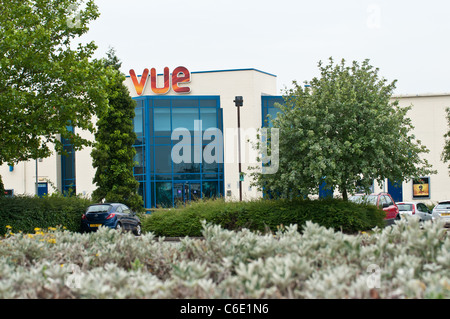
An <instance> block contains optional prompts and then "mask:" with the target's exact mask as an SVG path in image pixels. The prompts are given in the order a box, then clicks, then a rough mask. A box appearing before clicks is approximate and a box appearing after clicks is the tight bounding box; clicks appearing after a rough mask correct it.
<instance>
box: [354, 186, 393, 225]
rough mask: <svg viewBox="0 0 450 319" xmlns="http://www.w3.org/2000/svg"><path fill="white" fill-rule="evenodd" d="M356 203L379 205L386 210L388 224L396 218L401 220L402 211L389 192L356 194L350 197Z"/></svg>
mask: <svg viewBox="0 0 450 319" xmlns="http://www.w3.org/2000/svg"><path fill="white" fill-rule="evenodd" d="M349 200H350V201H352V202H355V203H367V204H372V205H375V206H377V207H378V208H381V209H383V210H384V211H385V212H386V217H385V218H384V219H385V221H386V222H387V223H388V224H393V223H394V222H395V221H396V220H400V213H399V209H398V207H397V205H396V204H395V201H394V200H393V199H392V197H391V195H389V194H388V193H379V194H370V195H355V196H352V197H350V198H349Z"/></svg>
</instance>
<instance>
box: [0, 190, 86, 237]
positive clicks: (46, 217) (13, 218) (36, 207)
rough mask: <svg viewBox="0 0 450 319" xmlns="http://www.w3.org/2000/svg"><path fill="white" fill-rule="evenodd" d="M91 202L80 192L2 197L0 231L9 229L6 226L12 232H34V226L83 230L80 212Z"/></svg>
mask: <svg viewBox="0 0 450 319" xmlns="http://www.w3.org/2000/svg"><path fill="white" fill-rule="evenodd" d="M90 204H92V202H91V201H90V200H88V199H85V198H81V197H78V196H70V197H64V196H62V195H60V194H56V195H50V196H45V197H43V198H39V197H30V196H15V197H12V198H9V197H2V198H0V235H4V234H5V233H6V226H11V227H12V230H13V232H19V231H22V232H24V233H34V229H35V228H48V227H57V226H61V227H65V228H66V229H67V230H70V231H74V232H78V231H80V225H81V216H82V214H83V213H84V212H85V211H86V208H87V207H88V206H89V205H90Z"/></svg>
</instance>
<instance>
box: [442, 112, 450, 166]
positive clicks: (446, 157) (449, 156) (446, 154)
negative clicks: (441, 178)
mask: <svg viewBox="0 0 450 319" xmlns="http://www.w3.org/2000/svg"><path fill="white" fill-rule="evenodd" d="M446 111H447V122H448V125H449V127H450V107H449V108H447V109H446ZM444 137H445V145H444V151H443V152H442V160H443V161H444V162H448V161H450V129H449V131H448V132H447V134H445V135H444ZM448 170H449V174H450V164H449V165H448Z"/></svg>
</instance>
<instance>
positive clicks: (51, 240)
mask: <svg viewBox="0 0 450 319" xmlns="http://www.w3.org/2000/svg"><path fill="white" fill-rule="evenodd" d="M47 242H48V243H50V244H56V239H55V238H50V239H48V240H47Z"/></svg>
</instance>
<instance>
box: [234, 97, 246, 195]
mask: <svg viewBox="0 0 450 319" xmlns="http://www.w3.org/2000/svg"><path fill="white" fill-rule="evenodd" d="M234 104H235V105H236V107H237V124H238V154H239V201H241V202H242V178H241V174H242V164H241V111H240V110H241V107H242V106H243V105H244V99H243V97H242V96H236V97H235V100H234Z"/></svg>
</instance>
